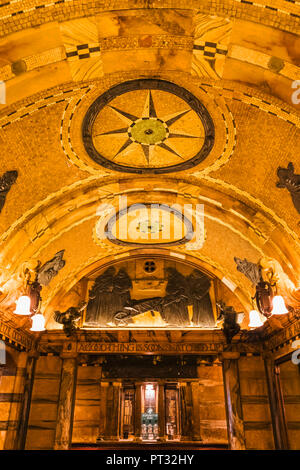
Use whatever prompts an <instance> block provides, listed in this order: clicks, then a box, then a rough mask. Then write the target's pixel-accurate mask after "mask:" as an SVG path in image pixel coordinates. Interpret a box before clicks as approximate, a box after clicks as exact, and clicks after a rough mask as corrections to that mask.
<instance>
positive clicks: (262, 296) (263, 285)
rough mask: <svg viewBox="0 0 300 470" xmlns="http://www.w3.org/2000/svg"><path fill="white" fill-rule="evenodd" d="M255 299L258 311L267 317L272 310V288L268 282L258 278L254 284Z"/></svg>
mask: <svg viewBox="0 0 300 470" xmlns="http://www.w3.org/2000/svg"><path fill="white" fill-rule="evenodd" d="M255 299H256V304H257V308H258V310H259V312H260V313H261V314H262V315H264V316H265V317H266V318H269V317H270V316H271V315H272V310H273V290H272V286H271V284H270V283H269V282H267V281H264V280H263V279H261V280H260V282H259V283H258V284H257V285H256V292H255Z"/></svg>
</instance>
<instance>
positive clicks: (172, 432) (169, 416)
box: [165, 387, 179, 441]
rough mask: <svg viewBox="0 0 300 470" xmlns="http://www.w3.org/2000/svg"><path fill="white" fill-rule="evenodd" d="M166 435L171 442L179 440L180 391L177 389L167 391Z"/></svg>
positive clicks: (167, 389)
mask: <svg viewBox="0 0 300 470" xmlns="http://www.w3.org/2000/svg"><path fill="white" fill-rule="evenodd" d="M165 400H166V401H165V403H166V434H167V438H168V440H169V441H171V440H174V439H175V440H177V439H179V410H178V390H177V388H176V387H172V388H166V389H165Z"/></svg>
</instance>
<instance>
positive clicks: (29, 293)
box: [14, 272, 45, 331]
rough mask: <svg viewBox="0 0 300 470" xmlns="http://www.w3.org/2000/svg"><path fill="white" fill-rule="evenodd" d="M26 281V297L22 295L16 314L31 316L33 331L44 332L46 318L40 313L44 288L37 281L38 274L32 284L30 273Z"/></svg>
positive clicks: (18, 301)
mask: <svg viewBox="0 0 300 470" xmlns="http://www.w3.org/2000/svg"><path fill="white" fill-rule="evenodd" d="M26 274H27V279H26V288H25V295H21V296H20V297H19V299H18V300H16V309H15V311H14V313H15V314H16V315H31V319H32V327H31V331H44V330H45V318H44V316H43V315H42V314H41V313H38V311H39V306H40V303H41V301H42V298H41V290H42V286H41V284H40V283H39V282H38V281H37V276H38V273H36V278H35V280H34V281H33V282H30V277H29V272H27V273H26Z"/></svg>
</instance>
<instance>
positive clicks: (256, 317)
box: [249, 310, 264, 328]
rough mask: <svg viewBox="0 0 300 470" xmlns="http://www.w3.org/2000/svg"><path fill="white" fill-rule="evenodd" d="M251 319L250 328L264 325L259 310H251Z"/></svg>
mask: <svg viewBox="0 0 300 470" xmlns="http://www.w3.org/2000/svg"><path fill="white" fill-rule="evenodd" d="M249 318H250V322H249V328H259V327H260V326H262V325H263V324H264V322H263V321H262V319H261V318H260V314H259V313H258V311H257V310H251V312H250V313H249Z"/></svg>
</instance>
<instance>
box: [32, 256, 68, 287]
mask: <svg viewBox="0 0 300 470" xmlns="http://www.w3.org/2000/svg"><path fill="white" fill-rule="evenodd" d="M64 252H65V250H61V251H58V252H57V253H56V255H55V256H54V257H53V258H52V259H51V260H49V261H47V262H46V263H45V264H43V266H41V268H40V269H39V271H38V277H37V281H38V282H39V283H40V284H41V285H43V286H47V285H48V284H49V282H50V281H51V280H52V279H53V277H54V276H56V275H57V274H58V272H59V271H60V269H62V268H63V267H64V266H65V264H66V262H65V260H64V259H63V256H64Z"/></svg>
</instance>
